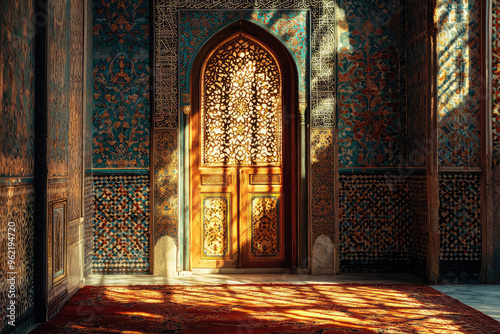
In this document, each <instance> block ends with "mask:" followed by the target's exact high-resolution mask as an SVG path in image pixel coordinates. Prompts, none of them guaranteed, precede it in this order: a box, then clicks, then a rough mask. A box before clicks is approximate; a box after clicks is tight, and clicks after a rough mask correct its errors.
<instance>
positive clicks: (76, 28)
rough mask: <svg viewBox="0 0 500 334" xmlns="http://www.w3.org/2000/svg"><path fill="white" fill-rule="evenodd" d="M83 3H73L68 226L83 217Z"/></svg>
mask: <svg viewBox="0 0 500 334" xmlns="http://www.w3.org/2000/svg"><path fill="white" fill-rule="evenodd" d="M83 3H84V2H83V1H76V0H73V1H72V2H71V23H70V25H71V39H70V43H71V44H70V51H71V52H70V64H69V65H70V82H69V92H70V95H69V115H70V116H69V134H68V137H69V147H70V148H71V149H70V150H69V156H68V163H69V184H68V211H67V214H68V222H70V221H73V220H75V219H77V218H80V217H82V183H83V180H82V168H83V166H82V164H83V144H84V141H83V124H82V122H83V110H84V109H83V106H84V105H83V102H84V101H83V60H84V59H83V32H84V31H83V20H84V17H83V13H84V12H83Z"/></svg>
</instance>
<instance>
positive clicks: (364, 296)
mask: <svg viewBox="0 0 500 334" xmlns="http://www.w3.org/2000/svg"><path fill="white" fill-rule="evenodd" d="M33 333H125V334H135V333H242V334H243V333H500V323H499V322H497V321H495V320H493V319H492V318H490V317H488V316H486V315H484V314H482V313H480V312H478V311H476V310H474V309H472V308H470V307H468V306H466V305H464V304H462V303H460V302H458V301H457V300H455V299H453V298H451V297H448V296H446V295H444V294H442V293H440V292H438V291H436V290H434V289H432V288H430V287H427V286H416V285H363V284H359V285H358V284H342V285H285V284H277V285H222V286H131V287H85V288H83V289H81V290H80V291H79V292H78V293H77V295H75V296H74V297H73V298H72V299H71V300H70V301H69V302H68V303H67V304H66V305H65V306H64V308H63V309H62V311H61V312H60V313H59V314H58V315H56V316H55V317H54V318H53V319H52V320H51V321H49V322H47V323H44V324H42V325H41V326H39V327H38V328H37V329H36V330H35V331H34V332H33Z"/></svg>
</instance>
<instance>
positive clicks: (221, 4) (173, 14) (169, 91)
mask: <svg viewBox="0 0 500 334" xmlns="http://www.w3.org/2000/svg"><path fill="white" fill-rule="evenodd" d="M319 7H323V8H327V9H328V10H323V9H319ZM300 8H303V9H309V8H312V13H313V15H312V16H313V19H312V35H313V36H315V35H316V36H317V37H318V39H317V40H316V41H317V43H316V44H315V46H314V47H313V49H312V55H313V56H312V57H314V55H315V54H319V52H320V50H321V45H320V43H319V35H318V33H319V34H321V31H323V30H324V29H326V28H328V23H330V21H325V16H326V14H329V15H330V16H332V17H333V15H331V14H332V13H334V8H335V4H334V1H332V0H327V1H318V2H315V3H314V4H311V3H310V1H309V0H240V1H238V0H236V1H234V0H215V1H210V2H200V1H195V0H188V1H186V0H168V1H167V0H158V1H156V5H155V24H154V25H155V36H156V37H155V38H156V43H155V45H156V46H155V67H156V68H155V76H156V77H155V92H154V94H155V102H156V103H155V109H156V110H155V115H154V118H155V127H157V128H160V127H162V128H165V127H167V128H176V127H177V126H178V100H177V94H178V90H177V88H176V87H178V84H177V80H178V78H177V73H178V72H179V73H180V74H181V75H184V74H183V73H181V71H178V68H177V64H178V61H179V59H180V56H179V53H178V49H177V47H178V44H177V43H178V38H179V37H178V10H179V9H212V10H217V9H226V10H227V9H229V10H232V9H255V10H258V9H276V10H280V9H300ZM318 13H319V14H321V15H322V16H321V17H319V16H318ZM323 14H325V15H323ZM206 24H209V23H208V22H206V21H204V22H202V25H206ZM200 28H201V27H200ZM200 31H201V30H200ZM288 33H291V31H288ZM331 40H332V39H330V41H331ZM329 43H330V46H329V48H328V49H327V48H325V49H324V50H321V52H323V51H325V52H326V54H324V56H323V57H321V58H314V59H315V62H313V63H312V64H311V66H312V69H311V71H312V73H316V72H315V71H317V72H318V73H319V72H320V70H321V69H324V70H325V71H327V69H328V68H331V69H333V68H335V66H334V65H335V56H334V48H333V43H331V42H329ZM316 45H317V46H316ZM327 79H328V80H330V81H331V82H333V84H330V85H329V88H331V87H332V85H334V78H332V77H331V76H330V77H329V78H327ZM328 80H326V79H325V80H321V83H322V84H323V83H326V82H328ZM321 88H322V87H317V90H321ZM325 92H326V93H327V94H326V95H327V96H324V97H322V98H323V99H324V100H325V102H327V101H330V102H331V100H332V99H333V94H331V93H332V92H333V90H331V89H330V90H325ZM313 98H314V99H316V98H317V97H313ZM318 98H319V97H318ZM313 102H314V101H313ZM330 105H331V106H333V105H334V103H331V104H330ZM330 111H331V112H332V115H333V111H334V109H333V108H331V109H330ZM332 117H333V116H332Z"/></svg>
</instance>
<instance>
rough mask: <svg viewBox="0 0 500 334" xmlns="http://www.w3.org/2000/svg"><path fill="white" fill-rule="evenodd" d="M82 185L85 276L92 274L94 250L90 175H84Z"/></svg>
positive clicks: (91, 180) (92, 193)
mask: <svg viewBox="0 0 500 334" xmlns="http://www.w3.org/2000/svg"><path fill="white" fill-rule="evenodd" d="M84 179H85V185H84V193H85V194H84V204H83V206H84V211H85V222H84V237H83V238H84V246H83V247H84V248H83V254H84V255H83V257H84V264H83V266H84V273H85V276H87V275H90V274H92V252H93V248H94V225H93V219H94V186H93V175H92V173H85V178H84Z"/></svg>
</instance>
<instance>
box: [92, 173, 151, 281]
mask: <svg viewBox="0 0 500 334" xmlns="http://www.w3.org/2000/svg"><path fill="white" fill-rule="evenodd" d="M94 201H95V218H94V249H93V251H94V252H93V264H92V265H93V272H94V273H110V274H124V273H148V272H149V268H150V265H149V252H150V251H149V250H150V241H149V240H150V238H149V175H95V174H94Z"/></svg>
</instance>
